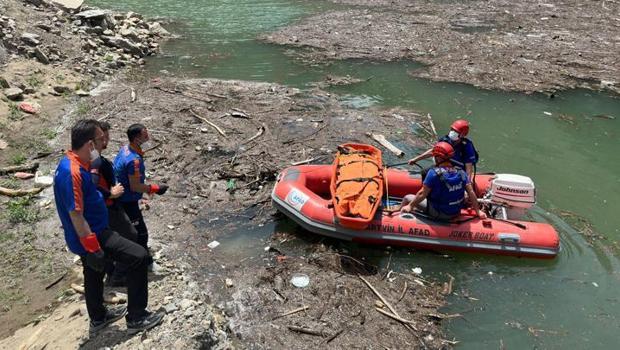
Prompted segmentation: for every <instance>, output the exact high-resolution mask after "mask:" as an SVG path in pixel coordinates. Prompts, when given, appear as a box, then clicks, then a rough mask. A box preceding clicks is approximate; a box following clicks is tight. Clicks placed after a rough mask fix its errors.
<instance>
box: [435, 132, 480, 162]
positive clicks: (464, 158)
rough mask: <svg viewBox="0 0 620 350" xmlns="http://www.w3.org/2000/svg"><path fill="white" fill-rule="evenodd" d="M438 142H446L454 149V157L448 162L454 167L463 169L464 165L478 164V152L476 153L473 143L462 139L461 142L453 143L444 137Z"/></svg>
mask: <svg viewBox="0 0 620 350" xmlns="http://www.w3.org/2000/svg"><path fill="white" fill-rule="evenodd" d="M439 141H444V142H447V143H449V144H450V145H452V147H453V148H454V156H453V157H452V159H450V162H451V163H452V165H454V166H455V167H458V168H460V169H465V164H466V163H472V164H473V165H476V163H478V158H479V155H478V151H476V148H475V147H474V143H473V142H472V141H471V140H470V139H468V138H466V137H464V138H463V139H462V140H461V142H455V141H452V140H451V139H450V138H449V137H448V136H447V135H445V136H443V137H442V138H440V139H439Z"/></svg>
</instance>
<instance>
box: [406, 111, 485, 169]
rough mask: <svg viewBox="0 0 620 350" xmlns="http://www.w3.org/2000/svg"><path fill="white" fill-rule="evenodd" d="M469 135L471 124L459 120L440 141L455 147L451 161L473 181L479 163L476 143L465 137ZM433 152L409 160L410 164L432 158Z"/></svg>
mask: <svg viewBox="0 0 620 350" xmlns="http://www.w3.org/2000/svg"><path fill="white" fill-rule="evenodd" d="M468 133H469V122H468V121H467V120H465V119H458V120H456V121H454V123H452V125H451V126H450V131H449V132H448V134H447V135H445V136H443V137H442V138H440V139H439V141H444V142H447V143H449V144H450V145H452V147H454V156H453V157H452V159H450V161H451V162H452V164H453V165H454V166H455V167H457V168H459V169H463V170H465V172H466V173H467V176H468V177H469V178H470V179H473V176H474V167H475V165H476V163H477V162H478V152H477V151H476V148H474V143H473V142H471V140H470V139H468V138H467V137H465V136H467V134H468ZM432 151H433V150H432V149H429V150H427V151H426V152H424V153H422V154H420V155H419V156H417V157H415V158H413V159H411V160H409V164H412V165H413V164H414V163H416V162H418V161H419V160H422V159H426V158H430V157H431V156H432ZM423 177H424V176H423Z"/></svg>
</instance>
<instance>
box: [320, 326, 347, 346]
mask: <svg viewBox="0 0 620 350" xmlns="http://www.w3.org/2000/svg"><path fill="white" fill-rule="evenodd" d="M346 329H347V328H340V330H338V331H336V333H334V334H333V335H331V336H330V337H329V338H327V339H325V344H328V343H329V342H331V341H332V340H334V339H336V337H338V336H339V335H340V334H342V332H344V331H345V330H346Z"/></svg>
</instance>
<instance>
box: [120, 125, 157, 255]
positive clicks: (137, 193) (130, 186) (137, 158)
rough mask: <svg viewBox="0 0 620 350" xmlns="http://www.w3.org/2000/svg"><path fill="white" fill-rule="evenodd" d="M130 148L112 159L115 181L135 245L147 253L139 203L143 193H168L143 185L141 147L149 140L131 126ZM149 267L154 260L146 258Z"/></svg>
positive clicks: (140, 128) (139, 127)
mask: <svg viewBox="0 0 620 350" xmlns="http://www.w3.org/2000/svg"><path fill="white" fill-rule="evenodd" d="M127 138H128V139H129V144H128V145H125V146H123V147H121V149H120V151H119V152H118V155H117V156H116V158H115V159H114V174H115V176H116V180H117V181H118V182H119V183H120V184H121V185H123V187H124V188H125V192H124V193H123V195H122V196H121V197H120V199H119V200H120V203H121V205H122V206H123V209H125V212H126V213H127V215H128V216H129V219H130V220H131V222H132V223H133V225H134V227H135V228H136V230H137V232H138V240H137V242H138V244H140V245H141V246H143V247H144V248H145V249H147V251H148V240H149V232H148V229H147V227H146V223H145V222H144V217H143V216H142V211H141V210H140V200H141V199H142V195H143V194H144V193H149V194H158V195H162V194H164V193H166V191H167V190H168V186H167V185H156V184H146V183H145V180H146V171H145V167H144V158H143V156H144V152H143V151H142V147H143V146H144V145H145V144H147V142H149V139H150V136H149V133H148V130H147V129H146V127H145V126H144V125H142V124H133V125H131V126H129V128H128V129H127ZM147 263H148V265H149V266H151V267H152V266H153V258H152V257H151V256H150V255H149V256H148V257H147Z"/></svg>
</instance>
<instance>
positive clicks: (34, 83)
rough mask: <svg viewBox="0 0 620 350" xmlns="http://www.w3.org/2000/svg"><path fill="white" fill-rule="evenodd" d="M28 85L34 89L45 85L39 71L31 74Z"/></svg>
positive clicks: (27, 81)
mask: <svg viewBox="0 0 620 350" xmlns="http://www.w3.org/2000/svg"><path fill="white" fill-rule="evenodd" d="M26 83H28V85H30V87H32V88H37V87H39V86H41V85H43V80H41V72H39V71H37V72H34V73H32V74H30V76H28V78H26Z"/></svg>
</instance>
